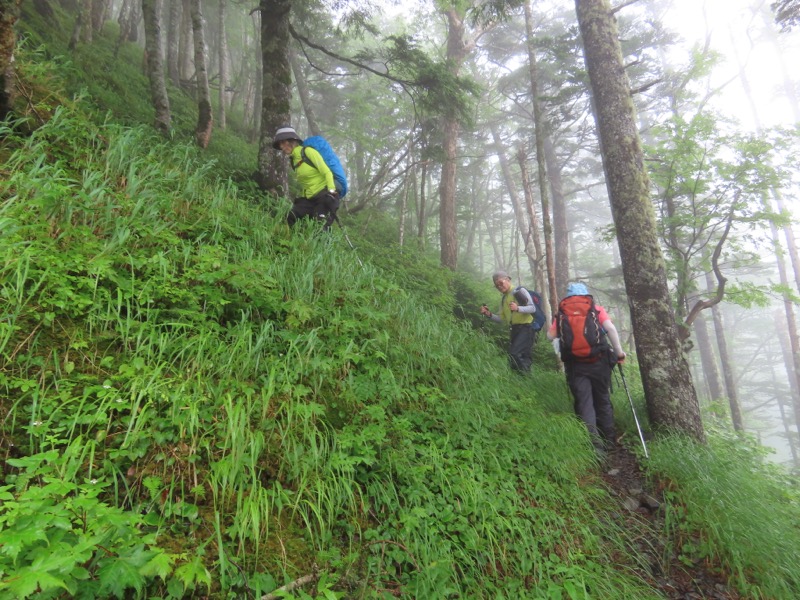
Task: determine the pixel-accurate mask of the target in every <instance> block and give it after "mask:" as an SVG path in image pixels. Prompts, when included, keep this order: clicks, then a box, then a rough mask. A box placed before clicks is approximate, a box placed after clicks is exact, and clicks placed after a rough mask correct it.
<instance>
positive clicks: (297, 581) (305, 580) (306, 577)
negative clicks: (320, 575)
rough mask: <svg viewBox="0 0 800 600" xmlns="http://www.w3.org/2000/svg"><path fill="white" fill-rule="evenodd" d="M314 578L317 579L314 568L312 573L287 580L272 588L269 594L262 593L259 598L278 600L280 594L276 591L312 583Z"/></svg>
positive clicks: (291, 589)
mask: <svg viewBox="0 0 800 600" xmlns="http://www.w3.org/2000/svg"><path fill="white" fill-rule="evenodd" d="M316 580H317V572H316V568H315V569H314V572H313V573H310V574H308V575H303V577H300V578H299V579H295V580H294V581H292V582H289V583H287V584H286V585H284V586H281V587H279V588H278V589H276V590H273V591H272V592H271V593H269V594H264V595H263V596H261V600H278V598H281V596H280V595H278V592H291V591H293V590H296V589H297V588H299V587H302V586H304V585H307V584H309V583H312V582H314V581H316Z"/></svg>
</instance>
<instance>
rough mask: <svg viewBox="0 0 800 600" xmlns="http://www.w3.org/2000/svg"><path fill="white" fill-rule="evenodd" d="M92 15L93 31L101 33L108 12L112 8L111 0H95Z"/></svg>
mask: <svg viewBox="0 0 800 600" xmlns="http://www.w3.org/2000/svg"><path fill="white" fill-rule="evenodd" d="M91 10H92V12H91V16H92V31H93V32H95V33H100V32H101V31H103V27H104V26H105V24H106V20H107V19H108V13H109V11H110V10H111V2H110V0H93V1H92V7H91Z"/></svg>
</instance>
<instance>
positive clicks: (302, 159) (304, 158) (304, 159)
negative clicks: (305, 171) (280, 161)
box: [289, 146, 319, 170]
mask: <svg viewBox="0 0 800 600" xmlns="http://www.w3.org/2000/svg"><path fill="white" fill-rule="evenodd" d="M289 162H290V163H291V164H292V170H296V169H297V167H299V166H300V165H302V164H303V163H306V164H307V165H308V166H309V167H313V168H315V169H317V165H315V164H314V163H313V162H311V161H310V160H308V156H306V147H305V146H300V160H299V161H298V162H297V163H295V162H292V161H291V160H290V161H289ZM317 170H319V169H317Z"/></svg>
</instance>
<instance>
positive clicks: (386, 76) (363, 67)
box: [289, 23, 414, 87]
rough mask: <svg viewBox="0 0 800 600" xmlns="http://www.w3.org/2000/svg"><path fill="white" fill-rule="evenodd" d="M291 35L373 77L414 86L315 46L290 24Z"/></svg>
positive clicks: (302, 42) (409, 82) (411, 83)
mask: <svg viewBox="0 0 800 600" xmlns="http://www.w3.org/2000/svg"><path fill="white" fill-rule="evenodd" d="M289 33H291V34H292V37H293V38H294V39H296V40H297V41H298V42H300V43H301V44H305V45H306V46H308V47H310V48H314V50H319V51H320V52H322V53H323V54H327V55H328V56H330V57H331V58H335V59H336V60H340V61H342V62H345V63H348V64H351V65H353V66H354V67H358V68H359V69H364V70H365V71H368V72H370V73H372V74H373V75H377V76H378V77H383V78H384V79H388V80H389V81H394V82H395V83H399V84H400V85H402V86H403V87H406V86H413V84H414V82H413V81H408V80H405V79H399V78H397V77H393V76H392V75H390V74H389V73H388V72H387V73H382V72H381V71H378V70H377V69H373V68H372V67H370V66H367V65H365V64H363V63H360V62H358V61H357V60H353V59H352V58H347V57H346V56H342V55H340V54H336V53H335V52H332V51H331V50H328V49H327V48H325V47H324V46H320V45H319V44H315V43H314V42H312V41H311V40H309V39H308V38H307V37H304V36H302V35H300V34H299V33H298V32H297V31H296V30H295V28H294V27H292V24H291V23H290V24H289Z"/></svg>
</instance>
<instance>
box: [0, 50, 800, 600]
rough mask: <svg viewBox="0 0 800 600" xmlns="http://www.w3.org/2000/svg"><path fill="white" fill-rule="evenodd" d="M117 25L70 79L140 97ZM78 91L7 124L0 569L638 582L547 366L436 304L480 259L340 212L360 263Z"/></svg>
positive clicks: (254, 580) (157, 590)
mask: <svg viewBox="0 0 800 600" xmlns="http://www.w3.org/2000/svg"><path fill="white" fill-rule="evenodd" d="M112 46H113V42H111V41H110V40H109V39H103V40H101V41H100V42H99V43H98V44H97V46H96V47H95V48H94V49H93V53H92V54H93V60H92V61H91V66H92V68H96V69H98V70H97V71H96V72H94V73H93V74H92V75H91V76H90V77H89V79H88V81H90V82H91V86H92V90H91V91H90V95H91V97H93V98H99V97H100V93H99V92H98V91H97V90H98V89H113V87H114V85H115V84H111V83H105V82H106V80H105V79H103V78H102V77H101V76H100V74H101V73H109V72H113V73H120V72H122V73H124V77H123V79H122V81H124V82H125V83H126V86H134V85H135V86H136V87H133V88H132V87H125V88H120V89H125V90H126V92H125V96H124V97H125V98H131V97H146V93H145V92H144V89H145V85H144V81H143V79H142V77H141V75H140V74H139V73H138V72H137V71H136V69H135V68H131V67H128V66H125V64H120V63H113V64H114V68H113V69H111V68H105V69H104V68H103V64H106V65H109V64H112V60H111V58H110V55H109V54H104V52H110V50H111V47H112ZM54 47H57V45H56V46H54ZM103 49H104V50H103ZM123 53H130V55H131V57H135V53H134V52H133V49H130V48H124V49H123ZM55 54H58V52H55ZM104 57H106V58H104ZM132 64H136V63H135V62H134V63H132ZM87 67H88V65H87ZM27 68H28V69H29V73H30V79H29V81H31V82H32V83H31V85H32V87H34V88H35V87H39V88H40V89H46V87H47V86H48V85H50V83H49V81H46V80H47V77H46V73H47V71H46V70H43V69H41V68H39V67H37V68H36V69H35V68H34V67H33V65H31V64H30V63H27ZM81 68H83V65H82V67H81ZM126 69H128V71H126ZM34 70H36V72H34ZM73 73H74V75H75V76H76V81H78V80H80V78H78V77H77V76H78V75H79V74H80V71H78V70H75V71H73ZM37 82H40V83H37ZM131 89H136V90H137V91H136V92H134V93H132V92H131V91H130V90H131ZM109 94H110V95H109V96H107V97H104V98H103V101H104V105H105V107H106V108H112V109H114V107H115V106H117V107H118V108H116V109H114V113H115V114H116V116H117V118H119V117H121V116H122V115H123V114H127V118H128V119H129V120H130V122H134V121H136V120H138V119H139V118H142V119H143V120H144V121H147V120H148V118H147V114H146V113H147V111H146V109H144V108H142V107H144V106H145V105H144V104H141V105H138V106H139V108H136V109H135V110H131V111H130V112H128V113H125V112H124V109H125V107H126V106H127V104H123V102H122V100H121V99H120V97H119V96H118V95H116V94H114V93H111V92H109ZM182 105H183V108H180V107H181V106H182ZM85 106H86V105H85V104H84V103H81V104H79V105H78V109H79V110H78V111H73V110H69V109H67V110H60V111H55V112H54V114H53V116H52V118H50V119H49V121H48V124H47V125H46V126H44V127H41V128H39V129H38V130H37V132H36V133H35V134H34V135H33V136H32V137H27V138H21V139H20V140H19V141H18V142H15V143H11V144H6V145H5V146H4V147H2V148H1V149H0V152H2V153H3V158H4V159H9V160H7V161H6V162H5V164H4V166H3V173H2V175H3V180H4V183H3V185H2V187H0V192H2V198H3V205H2V209H0V226H2V236H1V237H0V239H2V242H0V251H2V253H3V257H4V260H3V263H2V268H3V273H2V282H3V287H2V293H3V298H4V300H5V303H6V304H5V307H4V315H3V320H2V323H1V324H0V327H1V329H0V352H1V353H2V360H3V367H2V370H0V385H2V387H3V389H4V392H5V393H4V394H3V399H2V400H1V401H0V415H1V416H2V419H3V421H2V422H3V429H2V431H0V434H2V436H3V442H4V447H5V448H6V453H7V455H8V457H9V460H8V463H7V465H6V466H5V468H4V478H5V482H6V484H8V487H7V488H0V489H3V490H4V491H0V494H3V499H4V504H3V508H2V510H1V511H0V523H3V524H4V525H3V526H4V529H3V531H2V532H0V536H2V537H0V540H2V542H3V543H4V546H3V547H4V551H3V553H0V571H1V572H2V577H0V580H2V581H3V582H4V583H3V584H0V585H3V586H6V587H0V593H10V594H13V595H14V596H17V597H22V596H24V595H25V593H26V592H30V593H33V592H34V591H35V590H36V588H37V586H38V587H39V588H40V589H41V590H50V591H49V592H46V593H45V594H44V595H41V596H40V597H48V594H49V595H50V596H57V595H58V593H63V591H64V589H66V590H67V591H68V592H69V593H72V594H78V595H83V596H84V597H107V596H111V595H118V596H120V597H121V596H122V595H123V594H125V593H126V590H127V593H130V592H131V590H139V592H140V593H142V594H144V593H147V594H148V595H160V596H163V597H181V596H182V595H192V594H197V595H202V594H204V593H206V590H208V589H210V590H211V593H212V595H213V596H215V597H224V596H226V595H228V594H232V595H234V596H236V595H242V594H244V593H245V592H246V591H247V590H250V591H252V592H254V593H256V594H260V593H264V592H266V591H269V590H271V589H273V588H274V587H275V586H276V585H281V584H283V583H285V582H286V581H289V580H292V579H294V578H296V577H298V576H301V575H304V574H306V573H310V572H314V571H318V572H319V574H320V577H321V579H320V582H319V583H318V585H317V588H316V589H317V593H318V594H320V596H321V597H324V594H325V593H326V592H328V593H330V594H331V595H330V596H329V597H333V594H334V593H338V594H342V595H344V597H381V594H384V595H385V594H389V593H390V592H393V591H396V590H399V591H402V593H404V594H405V595H406V596H407V597H416V598H444V597H448V596H451V597H464V598H482V597H485V598H523V597H530V598H544V597H547V598H562V597H563V598H583V597H595V598H647V597H655V593H654V592H652V591H649V590H648V589H647V588H646V586H643V585H642V584H640V583H639V582H637V580H636V579H635V577H634V576H633V575H632V573H633V570H634V569H635V567H636V557H635V556H634V555H632V554H631V553H630V552H629V551H627V550H626V548H629V547H630V546H631V544H629V543H628V541H626V538H625V535H626V534H625V533H624V532H621V531H618V530H617V529H616V527H615V525H614V522H615V518H614V515H613V512H606V511H608V510H610V509H612V508H615V507H613V506H612V505H611V503H610V502H609V500H608V497H607V496H606V494H605V492H604V491H603V490H602V488H600V487H599V485H598V484H597V480H596V478H595V476H594V475H593V473H594V467H593V464H592V463H591V459H590V456H591V454H590V452H589V451H588V445H587V443H586V438H585V434H584V431H583V429H582V428H581V427H580V426H578V424H576V422H575V420H574V419H573V418H571V416H570V415H569V414H568V402H567V401H566V390H565V387H564V384H563V380H562V379H561V378H560V376H558V375H557V374H556V373H553V372H550V373H548V372H540V373H538V374H537V376H536V377H535V379H534V380H533V382H522V381H520V380H518V379H516V378H514V377H511V376H510V375H508V374H507V372H506V368H505V364H504V359H503V357H502V353H501V352H498V349H497V347H496V346H494V345H493V344H491V343H489V340H487V338H486V336H483V335H480V334H479V333H476V332H475V331H474V330H473V329H472V328H471V327H469V326H468V324H466V323H464V322H461V321H458V320H456V319H455V318H453V316H452V310H451V309H450V307H451V306H453V305H455V304H458V300H460V301H465V299H469V298H470V296H471V294H473V293H474V292H473V291H471V289H479V287H480V286H479V285H478V284H469V283H468V282H467V283H462V287H463V289H460V290H459V294H458V299H457V298H455V297H454V296H453V292H451V291H450V290H451V289H452V286H451V282H452V278H453V276H452V275H450V274H448V273H446V272H442V271H439V270H438V269H436V268H435V267H434V266H432V264H431V261H430V260H428V259H427V258H426V257H425V256H422V255H420V254H419V253H415V252H413V251H410V250H409V251H406V252H407V253H406V254H400V255H398V254H397V253H393V252H387V251H386V244H385V241H382V240H381V239H380V236H377V237H375V233H374V231H375V227H374V226H370V227H369V228H367V227H366V226H362V224H360V223H348V226H349V227H351V228H352V229H351V234H356V233H357V234H358V235H357V239H358V240H359V249H358V252H359V255H360V256H361V257H362V258H363V259H364V260H365V263H366V265H365V267H364V268H361V267H360V266H359V265H358V263H357V262H356V260H355V256H354V255H353V252H352V251H351V250H350V249H349V248H348V247H347V245H346V243H345V242H344V240H343V239H342V238H341V237H340V232H337V233H335V234H334V235H333V236H330V237H319V236H315V235H314V234H313V232H312V231H296V232H294V233H293V234H292V235H289V232H288V231H287V230H286V229H285V227H284V226H283V224H282V223H281V219H280V217H278V218H276V217H274V216H272V215H270V214H269V213H268V212H265V211H264V210H262V209H261V208H260V207H259V206H258V203H257V201H252V200H249V199H248V197H247V195H246V194H245V193H244V192H242V191H241V190H237V189H236V188H235V187H234V186H232V185H231V184H229V183H225V182H224V180H220V179H218V177H217V174H223V173H225V171H226V169H225V166H224V165H223V166H220V165H219V163H218V164H217V165H210V164H209V163H208V162H207V158H205V157H200V156H198V154H197V152H196V151H195V150H194V149H193V148H191V147H188V146H183V145H181V144H180V143H164V142H161V141H159V140H157V139H155V138H154V137H153V136H152V134H150V133H149V132H148V131H147V129H146V128H144V129H142V128H127V127H123V126H117V125H112V124H110V123H109V124H106V125H105V126H104V127H102V128H99V127H97V126H95V125H93V124H92V123H91V122H89V121H88V120H86V119H85V118H84V117H83V116H81V114H80V111H81V110H83V107H85ZM173 107H175V108H176V111H177V112H178V113H181V111H184V113H185V114H187V115H188V114H190V110H189V108H187V107H188V103H187V102H186V100H181V99H180V97H179V95H177V94H175V99H174V101H173ZM131 108H133V107H131ZM39 109H40V110H39V111H38V112H39V113H40V114H51V113H53V111H51V110H45V107H44V106H40V107H39ZM137 111H141V113H142V115H140V116H136V115H137V114H138V113H137ZM181 122H183V123H185V124H186V128H187V130H188V129H190V128H191V118H188V117H186V118H184V119H183V120H181V119H178V123H181ZM179 135H180V134H179ZM186 137H187V139H188V137H189V135H188V134H186ZM216 139H218V141H219V142H222V145H223V146H224V147H225V148H224V150H220V149H217V150H216V151H217V152H218V153H220V152H221V153H222V154H224V155H225V157H226V160H227V161H228V162H229V164H246V162H247V160H249V159H248V158H245V157H247V152H251V151H252V149H250V150H247V149H245V150H239V148H240V147H241V146H239V145H237V144H236V142H235V140H233V139H232V138H230V137H227V136H222V135H217V136H216ZM12 150H13V151H14V154H11V152H12ZM214 152H215V150H214V149H213V148H212V153H214ZM370 236H372V241H371V242H370V239H369V238H370ZM354 237H355V235H354ZM462 278H463V276H462ZM543 353H544V355H546V348H544V349H543ZM12 443H13V446H11V444H12ZM670 451H671V450H670V448H666V449H665V453H664V455H663V456H665V457H669V456H670V454H669V452H670ZM654 455H656V456H658V448H655V449H654ZM688 455H691V451H687V450H686V449H683V450H680V451H677V452H676V456H679V457H683V456H688ZM668 462H669V461H668ZM674 463H675V461H672V462H670V464H674ZM706 463H710V464H713V463H714V457H713V456H710V457H707V461H706V462H704V463H702V464H701V465H699V468H698V470H699V471H700V472H699V475H697V476H696V478H695V479H696V480H700V481H702V478H703V474H702V468H703V466H704V465H705V464H706ZM669 466H670V465H664V466H663V468H664V470H665V471H668V468H669ZM748 469H749V467H748ZM687 472H689V470H687V469H685V470H680V471H675V472H673V473H672V477H673V479H674V480H675V481H679V480H680V478H681V476H683V475H684V474H686V473H687ZM698 487H699V488H700V489H702V486H698ZM731 495H732V494H731ZM702 502H704V501H703V500H700V501H699V502H698V505H701V504H702ZM776 502H778V503H779V505H787V504H788V505H789V506H790V507H794V508H795V509H796V498H794V497H792V496H788V495H785V497H783V498H778V499H777V500H776ZM675 506H676V507H678V508H680V509H682V510H685V511H686V513H687V514H688V515H689V516H692V515H694V514H695V513H694V512H693V506H694V505H693V504H692V499H691V497H690V498H689V499H688V500H687V499H686V497H679V496H676V500H675ZM774 506H775V505H774V504H773V505H768V506H767V507H766V510H771V509H774ZM676 511H677V509H676ZM676 514H677V512H676ZM795 514H796V513H795ZM42 515H46V518H43V517H42ZM683 516H684V517H685V515H683ZM790 516H791V513H790ZM685 520H687V521H690V520H689V519H685ZM33 522H36V523H38V524H39V527H38V528H37V529H36V533H35V534H34V533H32V532H31V523H33ZM777 525H778V526H780V525H781V523H780V522H779V523H778V524H777ZM695 526H697V524H695ZM679 529H680V527H679V526H676V531H677V530H679ZM734 529H735V528H734ZM734 537H735V536H734ZM704 539H710V538H704ZM735 544H736V540H735V539H734V542H733V544H732V545H735ZM700 551H701V553H706V554H707V555H710V556H713V555H715V554H720V553H723V554H724V547H723V548H722V550H720V549H718V548H716V547H715V546H714V544H713V543H710V542H707V543H706V547H703V548H701V549H700ZM796 551H797V544H796V542H794V543H792V542H790V543H788V544H784V547H783V548H782V552H783V553H786V552H788V556H789V557H790V558H791V557H792V556H796V554H792V553H793V552H794V553H796ZM688 556H690V554H689V551H688V550H687V557H688ZM765 561H766V564H773V565H774V561H775V558H774V557H773V556H769V555H768V556H766V557H765ZM770 561H773V562H772V563H771V562H770ZM787 564H793V563H791V562H790V563H787ZM757 568H758V571H759V572H761V571H762V569H763V570H764V571H768V570H769V568H770V567H768V566H766V567H765V566H764V565H758V567H757ZM783 579H784V580H786V577H784V578H783ZM753 580H754V576H753V574H752V573H749V574H748V573H744V574H743V575H742V586H743V587H744V586H747V585H750V586H751V589H756V587H755V586H754V584H753V583H752V581H753ZM755 580H756V581H758V579H757V578H756V579H755ZM786 585H787V586H788V587H785V589H787V590H791V589H796V588H792V587H791V586H796V585H797V584H796V580H794V581H793V580H789V581H788V583H787V584H786ZM770 589H779V588H776V587H774V588H770ZM193 590H194V591H193ZM298 593H300V592H298ZM765 597H769V593H766V594H765ZM776 597H777V596H776Z"/></svg>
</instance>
